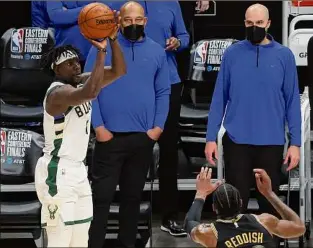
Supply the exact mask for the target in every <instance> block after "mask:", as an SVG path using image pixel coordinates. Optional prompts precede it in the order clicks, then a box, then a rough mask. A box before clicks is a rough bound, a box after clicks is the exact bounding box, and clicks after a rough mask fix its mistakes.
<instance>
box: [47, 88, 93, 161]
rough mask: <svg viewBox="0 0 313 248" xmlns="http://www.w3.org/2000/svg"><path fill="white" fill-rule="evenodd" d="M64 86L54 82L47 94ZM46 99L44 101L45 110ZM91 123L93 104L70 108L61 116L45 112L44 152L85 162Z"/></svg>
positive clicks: (88, 103) (87, 103)
mask: <svg viewBox="0 0 313 248" xmlns="http://www.w3.org/2000/svg"><path fill="white" fill-rule="evenodd" d="M62 85H64V84H63V83H60V82H54V83H52V84H51V86H50V87H49V89H48V91H47V94H49V92H50V91H51V90H52V89H53V88H55V87H58V86H62ZM45 103H46V98H45V99H44V109H45V107H46V106H45ZM90 122H91V102H86V103H83V104H81V105H79V106H73V107H69V109H68V110H67V111H66V112H65V113H63V114H62V115H60V116H54V117H53V116H51V115H49V114H48V113H47V112H46V110H45V111H44V120H43V128H44V135H45V147H44V149H43V152H44V153H45V154H48V155H52V156H57V157H59V158H66V159H70V160H74V161H83V160H84V159H85V157H86V153H87V149H88V142H89V133H90Z"/></svg>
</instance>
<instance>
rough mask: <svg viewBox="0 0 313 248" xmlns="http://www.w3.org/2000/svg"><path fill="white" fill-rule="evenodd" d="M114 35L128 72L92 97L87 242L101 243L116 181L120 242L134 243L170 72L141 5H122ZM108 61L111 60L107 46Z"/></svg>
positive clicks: (90, 60) (95, 247) (98, 246)
mask: <svg viewBox="0 0 313 248" xmlns="http://www.w3.org/2000/svg"><path fill="white" fill-rule="evenodd" d="M120 15H121V16H120V25H121V32H120V34H119V36H118V41H119V43H120V46H121V49H122V51H123V54H124V58H125V62H126V66H127V73H126V75H125V76H123V77H121V78H120V79H118V80H117V81H116V82H115V86H113V84H112V86H113V87H110V86H109V87H106V88H103V89H102V90H101V92H100V94H99V96H98V97H97V99H95V100H94V101H93V114H92V126H93V128H94V129H95V133H96V139H97V142H96V144H95V149H94V156H93V164H92V166H91V181H92V183H91V187H92V190H93V200H94V201H93V203H94V219H93V221H92V222H91V227H90V232H89V248H102V247H103V244H104V241H105V233H106V226H107V219H108V215H109V209H110V204H111V201H112V200H113V196H114V193H115V190H116V186H117V185H118V184H119V188H120V193H121V194H120V209H119V215H120V221H119V236H118V240H119V243H120V245H121V247H129V248H131V247H132V248H133V247H135V242H136V234H137V224H138V219H139V206H140V202H141V194H142V190H143V188H144V185H145V181H146V176H147V173H148V169H149V166H150V165H151V162H152V154H153V147H154V145H155V142H156V141H157V140H158V139H159V137H160V136H161V133H162V131H163V129H164V125H165V121H166V118H167V115H168V110H169V95H170V78H169V70H168V63H167V59H166V54H165V51H164V49H163V48H162V47H161V46H160V45H159V44H157V43H156V42H154V41H153V40H152V39H150V38H149V37H148V36H146V35H145V32H144V31H145V25H146V22H147V18H146V17H145V12H144V9H143V8H142V6H141V5H140V4H138V3H136V2H131V1H130V2H128V3H126V4H125V5H124V6H122V8H121V10H120ZM107 52H108V53H107V56H106V62H107V63H106V65H109V64H108V63H109V62H110V61H111V59H110V56H111V54H112V53H111V51H110V49H108V50H107ZM96 53H97V51H96V49H93V48H92V49H91V50H90V52H89V55H88V57H87V60H86V65H85V71H91V70H92V68H93V65H94V61H95V55H96Z"/></svg>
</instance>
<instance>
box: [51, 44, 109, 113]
mask: <svg viewBox="0 0 313 248" xmlns="http://www.w3.org/2000/svg"><path fill="white" fill-rule="evenodd" d="M93 44H94V45H95V46H96V47H97V48H98V53H97V58H96V61H95V66H94V69H93V71H92V72H91V74H90V77H89V79H88V80H87V81H86V83H85V84H84V85H83V86H82V87H80V88H75V87H73V86H71V85H69V84H67V85H64V86H60V87H56V88H55V89H53V90H52V92H49V93H48V95H47V100H46V111H47V112H48V113H49V114H50V115H52V116H57V115H61V114H63V113H65V112H66V111H67V109H68V108H69V107H70V106H76V105H80V104H82V103H84V102H86V101H90V100H92V99H94V98H96V97H97V95H98V93H99V92H100V90H101V87H99V81H101V80H102V78H103V74H104V70H103V64H104V59H105V51H106V50H105V49H106V46H107V41H106V40H104V41H101V42H93Z"/></svg>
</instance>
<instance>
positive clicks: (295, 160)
mask: <svg viewBox="0 0 313 248" xmlns="http://www.w3.org/2000/svg"><path fill="white" fill-rule="evenodd" d="M299 160H300V148H299V147H297V146H290V147H289V149H288V151H287V154H286V158H285V161H284V164H288V163H289V166H288V168H287V171H290V170H292V169H293V168H295V167H296V166H297V165H298V164H299Z"/></svg>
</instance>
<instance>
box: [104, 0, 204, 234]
mask: <svg viewBox="0 0 313 248" xmlns="http://www.w3.org/2000/svg"><path fill="white" fill-rule="evenodd" d="M125 2H127V1H122V2H120V1H114V2H106V4H108V5H109V6H110V7H111V8H112V9H115V10H119V9H120V7H121V6H122V5H123V4H125ZM205 2H206V3H207V1H205ZM138 3H139V4H140V5H141V6H142V7H143V9H144V10H145V13H146V16H147V18H148V22H147V25H146V27H145V33H146V35H147V36H148V37H149V38H151V39H152V40H154V41H155V42H157V43H158V44H160V45H161V47H162V48H163V49H164V50H165V52H166V57H167V61H168V66H169V73H170V81H171V95H170V105H169V113H168V117H167V120H166V123H165V127H164V130H163V133H162V135H161V137H160V139H159V140H158V144H159V147H160V162H159V169H158V176H159V193H160V205H162V206H165V205H166V207H164V208H162V223H161V230H163V231H165V232H168V233H170V234H171V235H173V236H185V235H187V233H186V232H185V230H183V229H182V227H181V225H179V224H178V222H177V220H178V201H179V199H178V188H177V168H178V145H177V144H178V138H179V136H178V135H179V125H178V122H179V118H180V109H181V92H182V83H181V82H182V80H181V78H180V75H179V74H178V70H177V62H176V55H177V54H179V53H181V52H182V51H183V50H184V49H186V48H188V46H189V39H190V38H189V34H188V32H187V30H186V27H185V23H184V19H183V17H182V11H181V8H180V4H179V2H178V1H138ZM204 7H205V6H204ZM168 199H171V201H170V202H169V201H168Z"/></svg>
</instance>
